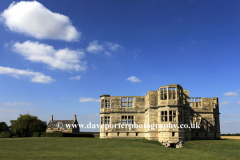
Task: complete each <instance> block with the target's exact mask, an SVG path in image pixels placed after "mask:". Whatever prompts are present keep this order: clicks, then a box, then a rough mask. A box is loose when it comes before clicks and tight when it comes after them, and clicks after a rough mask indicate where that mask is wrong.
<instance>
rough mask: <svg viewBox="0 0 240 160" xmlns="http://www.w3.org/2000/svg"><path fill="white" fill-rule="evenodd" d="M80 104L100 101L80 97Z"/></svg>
mask: <svg viewBox="0 0 240 160" xmlns="http://www.w3.org/2000/svg"><path fill="white" fill-rule="evenodd" d="M79 102H100V99H94V98H86V97H80V99H79Z"/></svg>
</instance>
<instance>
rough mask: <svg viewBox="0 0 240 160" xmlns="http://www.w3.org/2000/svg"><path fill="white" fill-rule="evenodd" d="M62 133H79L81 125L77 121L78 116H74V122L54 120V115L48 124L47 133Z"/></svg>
mask: <svg viewBox="0 0 240 160" xmlns="http://www.w3.org/2000/svg"><path fill="white" fill-rule="evenodd" d="M68 124H69V125H75V126H76V127H72V126H71V127H70V128H69V127H67V126H66V125H68ZM53 131H61V132H64V133H79V132H80V130H79V125H78V121H77V116H76V115H74V120H53V115H52V116H51V120H50V122H49V123H48V126H47V129H46V132H53Z"/></svg>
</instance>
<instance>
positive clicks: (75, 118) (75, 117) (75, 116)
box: [74, 114, 77, 122]
mask: <svg viewBox="0 0 240 160" xmlns="http://www.w3.org/2000/svg"><path fill="white" fill-rule="evenodd" d="M76 120H77V115H76V114H75V115H74V122H75V121H76Z"/></svg>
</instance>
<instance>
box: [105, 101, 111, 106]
mask: <svg viewBox="0 0 240 160" xmlns="http://www.w3.org/2000/svg"><path fill="white" fill-rule="evenodd" d="M105 108H110V99H105Z"/></svg>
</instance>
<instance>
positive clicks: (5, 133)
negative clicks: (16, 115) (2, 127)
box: [0, 132, 12, 138]
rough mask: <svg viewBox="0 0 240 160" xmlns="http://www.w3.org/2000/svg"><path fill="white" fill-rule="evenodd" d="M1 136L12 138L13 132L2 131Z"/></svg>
mask: <svg viewBox="0 0 240 160" xmlns="http://www.w3.org/2000/svg"><path fill="white" fill-rule="evenodd" d="M0 137H2V138H11V137H12V136H11V133H9V132H1V133H0Z"/></svg>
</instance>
